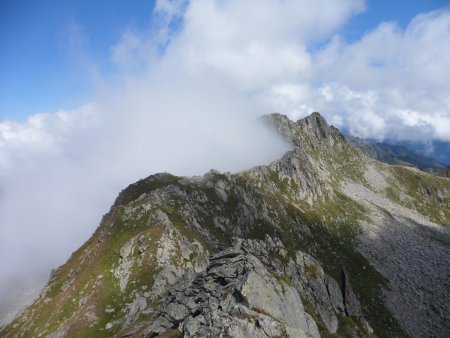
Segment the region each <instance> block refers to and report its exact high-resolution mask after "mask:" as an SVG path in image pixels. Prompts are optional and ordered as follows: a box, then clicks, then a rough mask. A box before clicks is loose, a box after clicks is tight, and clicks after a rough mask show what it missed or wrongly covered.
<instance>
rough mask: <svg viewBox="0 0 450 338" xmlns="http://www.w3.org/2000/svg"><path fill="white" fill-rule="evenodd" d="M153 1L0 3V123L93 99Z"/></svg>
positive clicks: (432, 3)
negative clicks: (97, 76) (119, 47)
mask: <svg viewBox="0 0 450 338" xmlns="http://www.w3.org/2000/svg"><path fill="white" fill-rule="evenodd" d="M447 3H448V2H447V1H445V0H415V1H414V0H413V1H411V0H409V1H408V0H397V1H389V0H369V1H368V2H367V10H366V11H365V12H364V13H362V14H360V15H357V16H355V17H353V18H352V19H350V21H349V22H348V23H347V24H346V25H345V26H344V27H343V29H342V30H341V32H340V34H342V35H343V36H344V38H345V39H346V40H347V41H349V42H352V41H355V40H357V39H359V38H360V37H361V36H362V35H363V34H364V33H365V32H367V31H370V30H372V29H374V28H375V27H376V26H377V25H378V24H379V23H380V22H382V21H394V22H397V23H398V24H399V25H400V26H401V27H405V26H406V25H407V24H408V23H409V21H410V20H411V19H412V18H413V17H414V16H415V15H417V14H418V13H421V12H427V11H430V10H434V9H437V8H440V7H442V6H445V5H447ZM153 6H154V3H153V1H145V0H133V1H125V0H98V1H85V0H81V1H69V0H40V1H31V0H28V1H27V0H4V1H1V2H0V50H1V53H0V79H1V81H0V120H4V119H8V120H19V121H20V120H23V119H24V118H26V117H28V116H30V115H32V114H34V113H39V112H55V111H57V110H59V109H69V110H70V109H74V108H76V107H78V106H80V105H82V104H84V103H85V102H87V101H89V100H90V99H91V92H92V89H93V86H92V82H93V81H92V74H90V71H92V69H90V70H89V69H88V68H89V67H91V66H93V65H94V66H95V68H96V70H97V71H98V72H100V73H101V74H103V75H108V74H111V73H113V72H114V71H115V69H114V67H113V66H112V65H111V62H110V47H111V46H112V45H114V44H115V43H116V42H117V41H118V40H119V39H120V36H121V34H122V33H123V32H124V31H127V30H131V31H145V30H147V31H148V30H149V27H150V26H151V25H150V20H151V12H152V8H153Z"/></svg>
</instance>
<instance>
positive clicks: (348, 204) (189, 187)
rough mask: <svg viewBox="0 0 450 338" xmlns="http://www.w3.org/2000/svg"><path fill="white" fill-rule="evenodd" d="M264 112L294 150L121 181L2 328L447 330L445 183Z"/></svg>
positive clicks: (42, 333) (264, 332)
mask: <svg viewBox="0 0 450 338" xmlns="http://www.w3.org/2000/svg"><path fill="white" fill-rule="evenodd" d="M265 120H266V122H267V123H268V124H269V125H270V126H271V127H273V128H275V129H276V130H278V132H280V134H281V135H282V136H283V137H284V138H285V139H286V140H288V141H289V142H291V144H292V146H293V150H292V151H290V152H287V153H286V154H285V155H284V156H283V157H282V158H281V159H279V160H277V161H274V162H272V163H271V164H269V165H266V166H260V167H256V168H253V169H250V170H247V171H243V172H240V173H236V174H230V173H220V172H218V171H214V170H211V171H210V172H208V173H207V174H205V175H204V176H201V177H176V176H173V175H170V174H167V173H162V174H156V175H152V176H150V177H148V178H146V179H143V180H140V181H138V182H136V183H134V184H132V185H130V186H129V187H128V188H126V189H124V190H123V191H122V192H121V193H120V194H119V196H118V198H117V200H116V201H115V203H114V205H113V206H112V208H111V210H110V211H109V213H108V214H106V215H105V216H104V218H103V220H102V222H101V224H100V226H99V228H98V229H97V230H96V232H95V233H94V234H93V235H92V237H91V238H90V239H89V240H88V241H87V242H86V243H85V244H84V245H83V246H82V247H81V248H80V249H78V250H77V251H76V252H74V253H73V255H72V256H71V257H70V259H69V260H68V261H67V263H66V264H64V265H63V266H61V267H59V268H58V269H56V270H55V272H54V273H53V274H52V277H51V279H50V281H49V283H48V285H47V286H46V287H45V288H44V289H43V290H42V292H41V294H40V296H39V298H38V299H37V300H36V301H35V302H34V303H33V304H32V305H31V306H30V307H28V308H27V309H26V310H25V311H24V312H23V313H22V314H20V315H19V316H18V317H17V318H16V319H15V320H14V321H13V322H12V323H11V324H9V325H8V326H6V327H5V328H3V329H2V330H1V331H0V336H2V337H120V336H128V337H131V336H133V337H140V336H142V335H144V336H154V335H160V336H161V337H180V336H185V337H190V336H207V335H208V334H209V335H210V336H213V337H217V336H219V337H220V336H221V335H222V336H223V337H227V336H230V335H231V336H237V337H241V336H244V337H246V336H248V337H258V336H259V337H286V336H291V337H308V336H309V337H316V336H317V335H318V334H320V335H321V336H329V335H330V334H333V333H336V334H337V335H338V336H339V335H341V336H371V335H372V333H371V329H370V327H373V329H374V334H377V335H379V336H381V337H391V336H396V337H402V336H407V335H410V336H418V337H421V336H430V335H436V336H440V337H445V336H449V335H450V327H449V323H450V318H449V317H448V316H449V314H448V311H446V302H445V300H447V299H449V298H450V297H449V292H450V291H449V290H450V289H449V288H448V278H446V277H448V268H447V265H448V264H447V265H446V264H445V263H446V262H448V261H450V253H449V251H448V248H449V245H450V241H449V238H450V234H449V229H450V228H449V227H448V226H445V224H447V225H449V224H450V180H448V179H445V178H440V177H437V176H434V175H430V174H427V173H423V172H420V171H418V170H415V169H411V168H405V167H401V166H389V165H385V164H382V163H380V162H377V161H375V160H372V159H370V158H368V157H367V156H365V155H364V154H363V153H362V152H361V151H359V150H358V149H356V148H354V147H352V146H351V145H349V144H348V143H347V141H346V140H345V138H344V137H343V136H342V134H341V133H340V132H339V130H337V129H336V128H334V127H333V126H329V125H328V124H327V123H326V121H325V120H324V119H323V117H322V116H320V114H318V113H314V114H312V115H310V116H309V117H306V118H304V119H301V120H299V121H297V122H293V121H290V120H289V119H288V118H287V117H286V116H283V115H279V114H274V115H270V116H267V117H265ZM237 238H240V239H237ZM343 267H345V269H342V268H343ZM446 268H447V269H446ZM337 281H339V282H337ZM366 319H367V321H368V322H369V323H370V326H369V324H368V323H367V322H366Z"/></svg>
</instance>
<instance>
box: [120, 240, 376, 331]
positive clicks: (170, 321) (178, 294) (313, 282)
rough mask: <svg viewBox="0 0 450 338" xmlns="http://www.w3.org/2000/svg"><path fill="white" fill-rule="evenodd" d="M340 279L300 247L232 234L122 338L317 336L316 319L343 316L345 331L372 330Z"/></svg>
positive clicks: (325, 322)
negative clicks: (138, 337) (346, 321)
mask: <svg viewBox="0 0 450 338" xmlns="http://www.w3.org/2000/svg"><path fill="white" fill-rule="evenodd" d="M343 271H345V270H343ZM343 281H345V284H343V286H342V289H341V288H340V286H339V285H338V283H337V282H336V281H335V280H334V279H333V278H331V277H330V276H328V275H326V274H325V273H324V272H323V269H322V268H321V266H320V264H319V263H318V262H317V261H316V260H314V259H313V258H312V257H311V256H309V255H307V254H305V253H302V252H301V251H298V252H295V253H291V254H288V251H287V250H286V248H285V247H284V246H283V244H282V243H281V242H280V240H279V239H272V238H271V237H269V236H267V237H266V240H265V241H259V240H242V239H235V243H234V245H233V246H231V247H230V248H228V249H225V250H223V251H220V252H219V253H217V254H215V255H214V256H212V257H210V259H209V264H208V266H207V267H206V269H205V270H204V271H201V272H199V273H194V272H193V271H191V270H190V271H187V272H186V274H185V276H183V278H181V279H180V281H179V282H177V283H176V284H175V285H174V286H173V287H171V288H170V289H169V290H168V291H167V295H166V297H165V301H164V303H163V304H162V305H161V306H160V310H159V311H158V312H157V313H156V314H155V316H154V318H153V319H152V320H151V322H149V323H148V324H143V323H140V324H139V325H138V326H136V327H133V328H132V329H131V330H130V331H129V332H127V333H125V334H124V335H123V337H130V336H133V335H136V334H138V333H140V334H142V335H143V336H150V337H154V336H167V335H168V334H169V333H170V334H175V335H180V336H184V337H230V336H231V337H282V336H285V337H320V333H319V329H318V323H317V322H319V325H320V327H321V330H322V332H323V333H324V332H327V333H329V334H330V333H336V332H337V330H338V328H339V322H340V321H341V329H342V328H343V327H344V326H345V324H342V322H344V320H343V319H344V318H345V317H346V316H349V315H351V316H353V317H352V320H351V323H352V324H347V325H346V330H347V332H349V331H350V332H352V335H353V336H354V337H358V336H368V335H370V333H371V332H372V329H371V328H370V326H369V325H368V324H367V322H366V321H365V320H364V318H362V316H361V310H360V308H359V302H358V300H357V298H356V296H355V295H354V293H353V292H352V289H351V285H350V283H349V279H348V275H347V274H346V273H345V274H343ZM305 304H307V307H305ZM314 318H315V319H314ZM316 320H317V322H316Z"/></svg>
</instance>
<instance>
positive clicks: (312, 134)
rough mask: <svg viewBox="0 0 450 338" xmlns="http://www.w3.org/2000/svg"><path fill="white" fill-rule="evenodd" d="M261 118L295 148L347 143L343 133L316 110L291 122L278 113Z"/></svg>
mask: <svg viewBox="0 0 450 338" xmlns="http://www.w3.org/2000/svg"><path fill="white" fill-rule="evenodd" d="M263 118H264V119H265V120H266V122H267V123H268V124H269V125H270V126H273V127H275V129H276V130H277V131H278V132H279V133H280V134H281V135H282V136H283V137H284V138H285V139H286V140H287V141H288V142H290V143H291V144H293V145H294V147H295V148H305V146H306V145H309V146H312V148H316V147H317V146H327V147H328V146H334V145H342V144H346V143H347V142H346V140H345V137H344V136H343V134H341V132H340V131H339V130H338V129H337V128H336V127H334V126H330V125H329V124H328V123H327V121H326V120H325V118H324V117H323V116H322V115H321V114H320V113H318V112H314V113H312V114H310V115H308V116H306V117H304V118H302V119H300V120H298V121H297V122H293V121H291V120H290V119H289V118H288V117H287V116H285V115H282V114H278V113H275V114H271V115H267V116H264V117H263Z"/></svg>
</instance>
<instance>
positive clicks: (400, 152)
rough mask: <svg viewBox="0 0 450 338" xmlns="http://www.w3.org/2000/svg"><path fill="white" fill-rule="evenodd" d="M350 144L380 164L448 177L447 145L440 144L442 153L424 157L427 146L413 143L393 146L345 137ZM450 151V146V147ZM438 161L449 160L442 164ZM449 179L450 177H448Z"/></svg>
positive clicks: (432, 153)
mask: <svg viewBox="0 0 450 338" xmlns="http://www.w3.org/2000/svg"><path fill="white" fill-rule="evenodd" d="M345 137H346V138H347V140H348V142H349V143H351V144H352V145H354V146H356V147H357V148H359V149H360V150H362V151H363V152H364V153H366V154H367V155H368V156H370V157H371V158H373V159H376V160H378V161H380V162H384V163H387V164H398V165H404V166H408V167H416V168H418V169H420V170H423V171H428V172H436V173H438V174H442V175H444V176H445V175H446V172H447V171H448V166H447V165H448V163H450V159H448V158H447V157H450V155H449V154H447V153H446V151H445V149H447V148H446V146H445V145H446V144H445V143H443V142H440V143H439V144H440V148H439V149H442V153H440V154H438V153H436V150H435V151H434V152H431V153H430V154H431V155H423V154H424V153H425V150H424V149H423V147H425V145H423V144H419V143H412V142H402V144H393V143H389V142H378V141H375V140H370V139H362V138H359V137H354V136H351V135H346V136H345ZM449 149H450V145H449ZM438 159H444V160H448V161H447V162H442V161H441V160H438ZM447 177H448V176H447Z"/></svg>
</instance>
